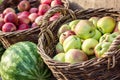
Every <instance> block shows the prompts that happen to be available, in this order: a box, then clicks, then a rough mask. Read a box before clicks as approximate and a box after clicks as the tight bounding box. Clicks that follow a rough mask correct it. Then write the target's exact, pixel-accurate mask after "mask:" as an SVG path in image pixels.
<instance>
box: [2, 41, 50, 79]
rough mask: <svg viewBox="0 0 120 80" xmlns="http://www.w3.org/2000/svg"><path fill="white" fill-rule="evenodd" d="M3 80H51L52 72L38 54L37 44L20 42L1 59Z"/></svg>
mask: <svg viewBox="0 0 120 80" xmlns="http://www.w3.org/2000/svg"><path fill="white" fill-rule="evenodd" d="M0 74H1V77H2V80H50V76H51V72H50V70H49V68H48V67H47V66H46V65H45V64H44V62H43V60H42V58H41V57H40V55H39V54H38V53H37V46H36V44H34V43H32V42H29V41H24V42H18V43H16V44H14V45H12V46H10V47H9V48H7V49H6V51H5V52H4V54H3V55H2V57H1V62H0Z"/></svg>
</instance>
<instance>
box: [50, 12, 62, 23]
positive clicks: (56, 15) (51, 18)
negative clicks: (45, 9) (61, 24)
mask: <svg viewBox="0 0 120 80" xmlns="http://www.w3.org/2000/svg"><path fill="white" fill-rule="evenodd" d="M59 17H60V13H55V14H54V15H53V16H52V17H50V19H49V21H55V20H57V19H58V18H59Z"/></svg>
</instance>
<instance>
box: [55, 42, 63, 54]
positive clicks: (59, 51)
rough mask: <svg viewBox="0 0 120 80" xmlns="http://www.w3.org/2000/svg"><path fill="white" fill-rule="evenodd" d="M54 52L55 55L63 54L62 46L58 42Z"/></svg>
mask: <svg viewBox="0 0 120 80" xmlns="http://www.w3.org/2000/svg"><path fill="white" fill-rule="evenodd" d="M56 52H57V53H62V52H64V49H63V46H62V44H60V42H58V43H57V45H56Z"/></svg>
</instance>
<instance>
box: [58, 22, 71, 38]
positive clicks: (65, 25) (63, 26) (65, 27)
mask: <svg viewBox="0 0 120 80" xmlns="http://www.w3.org/2000/svg"><path fill="white" fill-rule="evenodd" d="M67 30H70V26H69V25H68V24H63V25H62V26H61V27H60V28H59V30H58V33H57V36H58V37H59V36H60V35H61V34H62V33H63V32H65V31H67Z"/></svg>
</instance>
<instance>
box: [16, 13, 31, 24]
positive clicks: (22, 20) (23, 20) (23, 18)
mask: <svg viewBox="0 0 120 80" xmlns="http://www.w3.org/2000/svg"><path fill="white" fill-rule="evenodd" d="M18 22H19V24H23V23H25V24H29V23H30V19H29V18H28V16H22V15H20V16H18Z"/></svg>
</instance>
